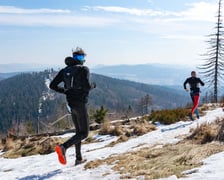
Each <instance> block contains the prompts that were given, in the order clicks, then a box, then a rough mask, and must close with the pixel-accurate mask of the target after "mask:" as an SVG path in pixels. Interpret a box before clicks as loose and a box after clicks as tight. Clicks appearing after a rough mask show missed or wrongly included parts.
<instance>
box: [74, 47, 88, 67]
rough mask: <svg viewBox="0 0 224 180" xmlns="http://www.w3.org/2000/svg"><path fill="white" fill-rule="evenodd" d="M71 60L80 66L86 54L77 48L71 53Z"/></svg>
mask: <svg viewBox="0 0 224 180" xmlns="http://www.w3.org/2000/svg"><path fill="white" fill-rule="evenodd" d="M72 55H73V58H74V59H75V60H76V61H78V62H79V63H80V64H83V63H84V62H85V56H86V53H85V52H84V50H83V49H82V48H80V47H77V48H76V49H75V51H72Z"/></svg>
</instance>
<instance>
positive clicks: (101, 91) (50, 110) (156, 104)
mask: <svg viewBox="0 0 224 180" xmlns="http://www.w3.org/2000/svg"><path fill="white" fill-rule="evenodd" d="M56 73H57V72H55V71H53V70H51V71H50V70H47V71H44V72H35V73H21V74H19V75H16V76H13V77H10V78H8V79H4V80H2V81H0V89H1V91H0V134H3V133H6V132H7V130H8V129H9V128H11V127H15V126H16V124H20V123H21V122H23V123H30V124H31V125H32V126H33V127H36V126H37V121H38V118H40V119H42V120H43V121H44V122H47V121H52V120H55V119H56V118H58V117H60V116H62V115H64V114H65V113H67V112H66V108H65V102H66V101H65V98H64V96H63V95H60V94H58V93H55V92H53V91H52V90H49V88H48V84H47V83H46V82H47V81H48V82H49V81H50V80H51V79H52V78H53V77H54V75H55V74H56ZM90 80H91V81H94V82H96V84H97V88H96V89H94V90H92V91H91V92H90V95H89V107H91V108H93V109H97V108H99V107H100V106H104V107H105V108H107V109H108V110H109V111H113V112H119V113H121V112H122V111H125V110H126V109H127V108H128V107H130V106H131V107H132V110H133V111H135V112H136V113H140V111H139V109H138V105H139V101H140V99H141V98H142V97H144V96H146V95H147V94H148V95H149V96H150V97H152V107H153V108H156V109H165V108H169V109H170V108H175V107H179V106H183V105H185V104H186V99H184V98H183V97H184V96H183V94H181V93H180V92H179V91H175V90H173V89H170V88H167V87H163V86H156V85H147V84H142V83H137V82H132V81H127V80H118V79H115V78H109V77H106V76H102V75H97V74H91V78H90ZM34 129H36V128H34Z"/></svg>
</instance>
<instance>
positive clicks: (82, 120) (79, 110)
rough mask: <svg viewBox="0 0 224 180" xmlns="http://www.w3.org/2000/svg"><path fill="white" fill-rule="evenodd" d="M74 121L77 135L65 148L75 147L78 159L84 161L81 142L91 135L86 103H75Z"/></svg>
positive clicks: (67, 142)
mask: <svg viewBox="0 0 224 180" xmlns="http://www.w3.org/2000/svg"><path fill="white" fill-rule="evenodd" d="M73 104H74V107H72V108H71V109H72V120H73V123H74V125H75V129H76V134H75V135H74V136H72V137H71V138H70V139H68V140H67V141H66V142H65V143H64V144H63V146H64V147H65V149H67V148H69V147H71V146H72V145H75V149H76V159H77V160H82V155H81V141H82V140H83V139H85V138H86V137H87V136H88V133H89V117H88V113H87V105H86V103H77V102H76V103H73Z"/></svg>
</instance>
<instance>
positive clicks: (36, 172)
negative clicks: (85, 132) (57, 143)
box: [0, 108, 224, 180]
mask: <svg viewBox="0 0 224 180" xmlns="http://www.w3.org/2000/svg"><path fill="white" fill-rule="evenodd" d="M217 117H224V112H223V110H222V109H221V108H218V109H215V110H212V111H208V112H207V114H206V115H205V116H204V117H201V118H200V119H199V120H197V121H194V122H192V123H190V124H189V122H178V123H176V124H172V125H168V126H158V129H157V130H156V131H153V132H150V133H147V134H145V135H143V136H140V137H138V138H133V139H130V140H128V141H126V142H123V143H120V144H117V145H115V146H114V147H105V146H106V145H107V144H109V143H111V142H112V141H115V140H116V139H117V137H111V136H97V137H96V138H99V140H101V141H100V142H98V143H91V144H86V145H83V146H82V152H83V156H84V157H86V158H87V159H88V161H91V160H95V159H104V158H107V157H109V156H110V155H112V154H119V153H124V152H127V151H133V150H136V149H137V148H139V145H141V146H140V147H143V146H142V145H143V144H145V145H147V146H148V145H152V146H153V145H156V144H168V143H176V142H178V141H179V140H180V139H178V138H177V137H180V135H185V134H188V133H189V130H190V128H195V127H196V126H197V125H198V124H201V123H206V122H212V121H215V120H216V119H217ZM184 125H186V126H184ZM70 135H72V134H68V135H67V136H70ZM66 156H67V161H68V162H67V165H65V166H64V165H61V164H59V163H58V161H57V156H56V154H55V153H51V154H48V155H35V156H29V157H22V158H18V159H5V158H2V157H0V179H5V180H6V179H7V180H14V179H18V180H45V179H50V180H76V179H81V180H94V179H106V180H107V179H110V180H113V179H114V180H117V179H119V177H120V175H119V174H117V173H116V172H114V171H113V170H112V169H111V167H110V166H107V165H102V166H99V167H98V168H96V169H88V170H85V169H84V164H82V165H79V166H74V162H75V148H74V147H71V148H69V149H68V150H67V154H66ZM223 157H224V152H221V153H218V154H215V155H212V156H211V157H209V158H207V159H205V160H204V165H203V166H201V167H199V168H197V169H194V170H191V171H190V172H191V173H189V175H188V177H187V178H183V179H194V180H222V179H223V180H224V166H223V164H224V158H223ZM105 174H107V175H106V176H105ZM103 175H104V176H103ZM140 179H141V178H140ZM142 179H144V178H142ZM165 179H166V180H176V179H177V177H176V176H171V177H168V178H165ZM163 180H164V179H163Z"/></svg>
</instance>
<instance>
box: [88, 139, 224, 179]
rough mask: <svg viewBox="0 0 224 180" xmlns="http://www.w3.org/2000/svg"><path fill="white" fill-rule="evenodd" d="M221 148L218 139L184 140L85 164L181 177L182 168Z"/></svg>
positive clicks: (125, 173)
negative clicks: (200, 141)
mask: <svg viewBox="0 0 224 180" xmlns="http://www.w3.org/2000/svg"><path fill="white" fill-rule="evenodd" d="M223 150H224V145H223V144H220V143H218V142H214V143H208V144H204V145H199V144H192V143H190V142H189V141H185V142H184V141H183V142H181V143H178V144H176V145H166V146H164V147H163V148H143V149H141V150H138V151H134V152H129V153H125V154H120V155H113V156H110V157H109V158H107V159H104V160H95V161H91V162H89V163H87V164H86V165H85V168H86V169H91V168H97V167H98V166H100V165H102V164H105V163H106V164H108V165H111V166H113V170H114V171H116V172H117V173H119V174H121V178H125V179H128V178H137V177H138V176H144V177H145V179H156V178H164V177H168V176H170V175H174V174H175V175H177V176H178V177H181V176H183V174H182V172H183V171H185V170H189V169H192V168H195V167H198V166H200V165H201V164H202V160H203V159H204V158H206V157H208V156H210V155H212V154H214V153H218V152H220V151H223Z"/></svg>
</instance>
